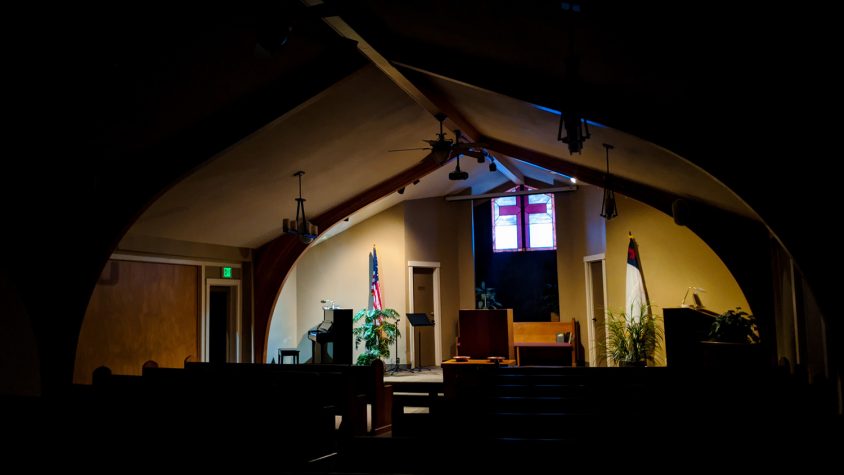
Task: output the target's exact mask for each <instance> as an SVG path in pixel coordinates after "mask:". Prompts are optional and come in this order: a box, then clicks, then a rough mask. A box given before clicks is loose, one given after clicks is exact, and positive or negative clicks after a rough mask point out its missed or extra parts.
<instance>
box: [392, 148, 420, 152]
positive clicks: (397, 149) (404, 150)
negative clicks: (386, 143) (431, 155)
mask: <svg viewBox="0 0 844 475" xmlns="http://www.w3.org/2000/svg"><path fill="white" fill-rule="evenodd" d="M410 150H431V147H416V148H394V149H392V150H387V151H388V152H407V151H410Z"/></svg>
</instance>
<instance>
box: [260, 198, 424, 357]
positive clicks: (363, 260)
mask: <svg viewBox="0 0 844 475" xmlns="http://www.w3.org/2000/svg"><path fill="white" fill-rule="evenodd" d="M373 243H374V244H375V245H376V247H377V249H378V274H379V277H380V281H381V295H382V296H383V299H384V306H385V307H387V308H392V309H395V310H396V311H397V312H398V313H399V314H400V315H402V321H401V323H400V325H402V327H401V329H402V334H403V335H405V334H406V333H405V331H406V330H405V327H404V325H405V324H406V323H407V322H405V318H404V314H405V312H406V310H405V303H406V302H407V297H406V295H407V262H406V259H405V252H404V246H405V223H404V204H403V203H400V204H398V205H396V206H394V207H392V208H390V209H388V210H386V211H383V212H381V213H379V214H377V215H375V216H373V217H371V218H369V219H367V220H366V221H364V222H362V223H360V224H358V225H356V226H353V227H351V228H349V229H348V230H346V231H344V232H342V233H340V234H338V235H336V236H334V237H332V238H331V239H328V240H326V241H324V242H320V243H318V244H317V245H315V246H313V247H311V248H309V249H308V250H307V251H306V252H305V254H303V255H302V257H301V258H299V260H298V262H297V263H296V274H297V275H296V295H297V298H296V308H295V310H290V309H289V308H288V309H277V310H276V311H277V312H286V315H296V326H295V334H293V335H292V339H293V344H291V346H298V348H299V351H300V353H299V357H300V360H301V361H302V362H305V361H307V360H308V359H310V358H311V341H310V340H308V338H307V332H308V330H310V329H311V328H313V327H314V326H316V325H317V324H319V322H321V321H322V319H323V315H322V304H321V303H320V300H322V299H326V298H329V299H332V300H334V301H336V302H337V305H338V306H340V307H341V308H350V309H352V310H353V311H354V312H355V313H357V311H359V310H361V309H363V308H366V306H367V304H368V300H369V283H370V276H369V253H370V252H372V244H373ZM289 281H290V278H288V284H286V285H285V287H287V286H288V285H290V284H289ZM284 293H285V290H284V289H283V290H282V294H284ZM284 305H286V302H283V301H282V302H279V303H278V304H277V305H276V307H279V306H284ZM273 323H274V325H275V322H273ZM274 325H272V326H271V335H270V339H277V338H282V339H283V338H289V337H290V336H289V335H284V336H280V337H277V336H275V335H274V334H273V332H272V328H273V327H274ZM288 328H289V326H288ZM269 349H273V348H272V347H269ZM362 350H363V347H362V346H361V348H360V350H358V351H355V358H357V355H358V354H359V353H360V352H361V351H362ZM274 351H276V350H274ZM393 356H394V355H391V356H390V361H389V362H390V363H392V361H393ZM399 356H400V357H401V359H402V362H406V361H407V359H406V358H407V355H406V352H405V338H404V336H402V338H401V340H400V342H399Z"/></svg>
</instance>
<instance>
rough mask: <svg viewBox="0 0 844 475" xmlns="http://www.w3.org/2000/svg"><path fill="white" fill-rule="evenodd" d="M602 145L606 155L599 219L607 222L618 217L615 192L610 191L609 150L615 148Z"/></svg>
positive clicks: (606, 144)
mask: <svg viewBox="0 0 844 475" xmlns="http://www.w3.org/2000/svg"><path fill="white" fill-rule="evenodd" d="M603 145H604V149H605V150H606V154H607V174H606V175H604V201H603V203H602V204H601V217H602V218H605V219H606V220H607V221H609V220H611V219H613V218H615V217H616V216H618V208H617V207H616V204H615V192H614V191H613V190H612V183H611V175H610V150H612V149H613V148H615V147H613V146H612V145H610V144H608V143H605V144H603Z"/></svg>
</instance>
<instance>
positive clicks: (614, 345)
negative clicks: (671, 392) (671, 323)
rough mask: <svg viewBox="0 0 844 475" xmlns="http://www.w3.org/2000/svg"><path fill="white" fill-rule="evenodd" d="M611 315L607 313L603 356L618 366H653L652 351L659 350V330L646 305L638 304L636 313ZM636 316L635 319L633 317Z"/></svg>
mask: <svg viewBox="0 0 844 475" xmlns="http://www.w3.org/2000/svg"><path fill="white" fill-rule="evenodd" d="M633 310H634V309H633V308H631V309H630V311H629V312H626V313H625V312H618V313H613V312H610V311H607V320H606V325H607V339H606V343H605V344H604V345H602V346H603V347H604V348H603V349H604V357H605V358H610V359H611V360H612V361H614V362H615V364H616V365H618V366H645V365H646V364H647V363H648V362H650V363H655V362H656V361H655V353H656V350H657V349H659V348H661V347H662V340H663V332H662V327H661V326H659V325H657V319H658V316H657V315H654V314H653V312H651V307H650V305H642V306H641V308H640V309H639V310H640V311H639V312H634V311H633ZM637 313H638V314H639V315H640V316H639V317H638V318H636V316H635V315H636V314H637Z"/></svg>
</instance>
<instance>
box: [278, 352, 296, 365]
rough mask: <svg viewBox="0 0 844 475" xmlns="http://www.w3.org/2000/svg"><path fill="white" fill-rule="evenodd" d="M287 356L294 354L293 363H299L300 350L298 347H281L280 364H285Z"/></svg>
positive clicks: (279, 353)
mask: <svg viewBox="0 0 844 475" xmlns="http://www.w3.org/2000/svg"><path fill="white" fill-rule="evenodd" d="M285 356H292V357H293V364H299V350H297V349H296V348H279V349H278V364H284V357H285Z"/></svg>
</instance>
